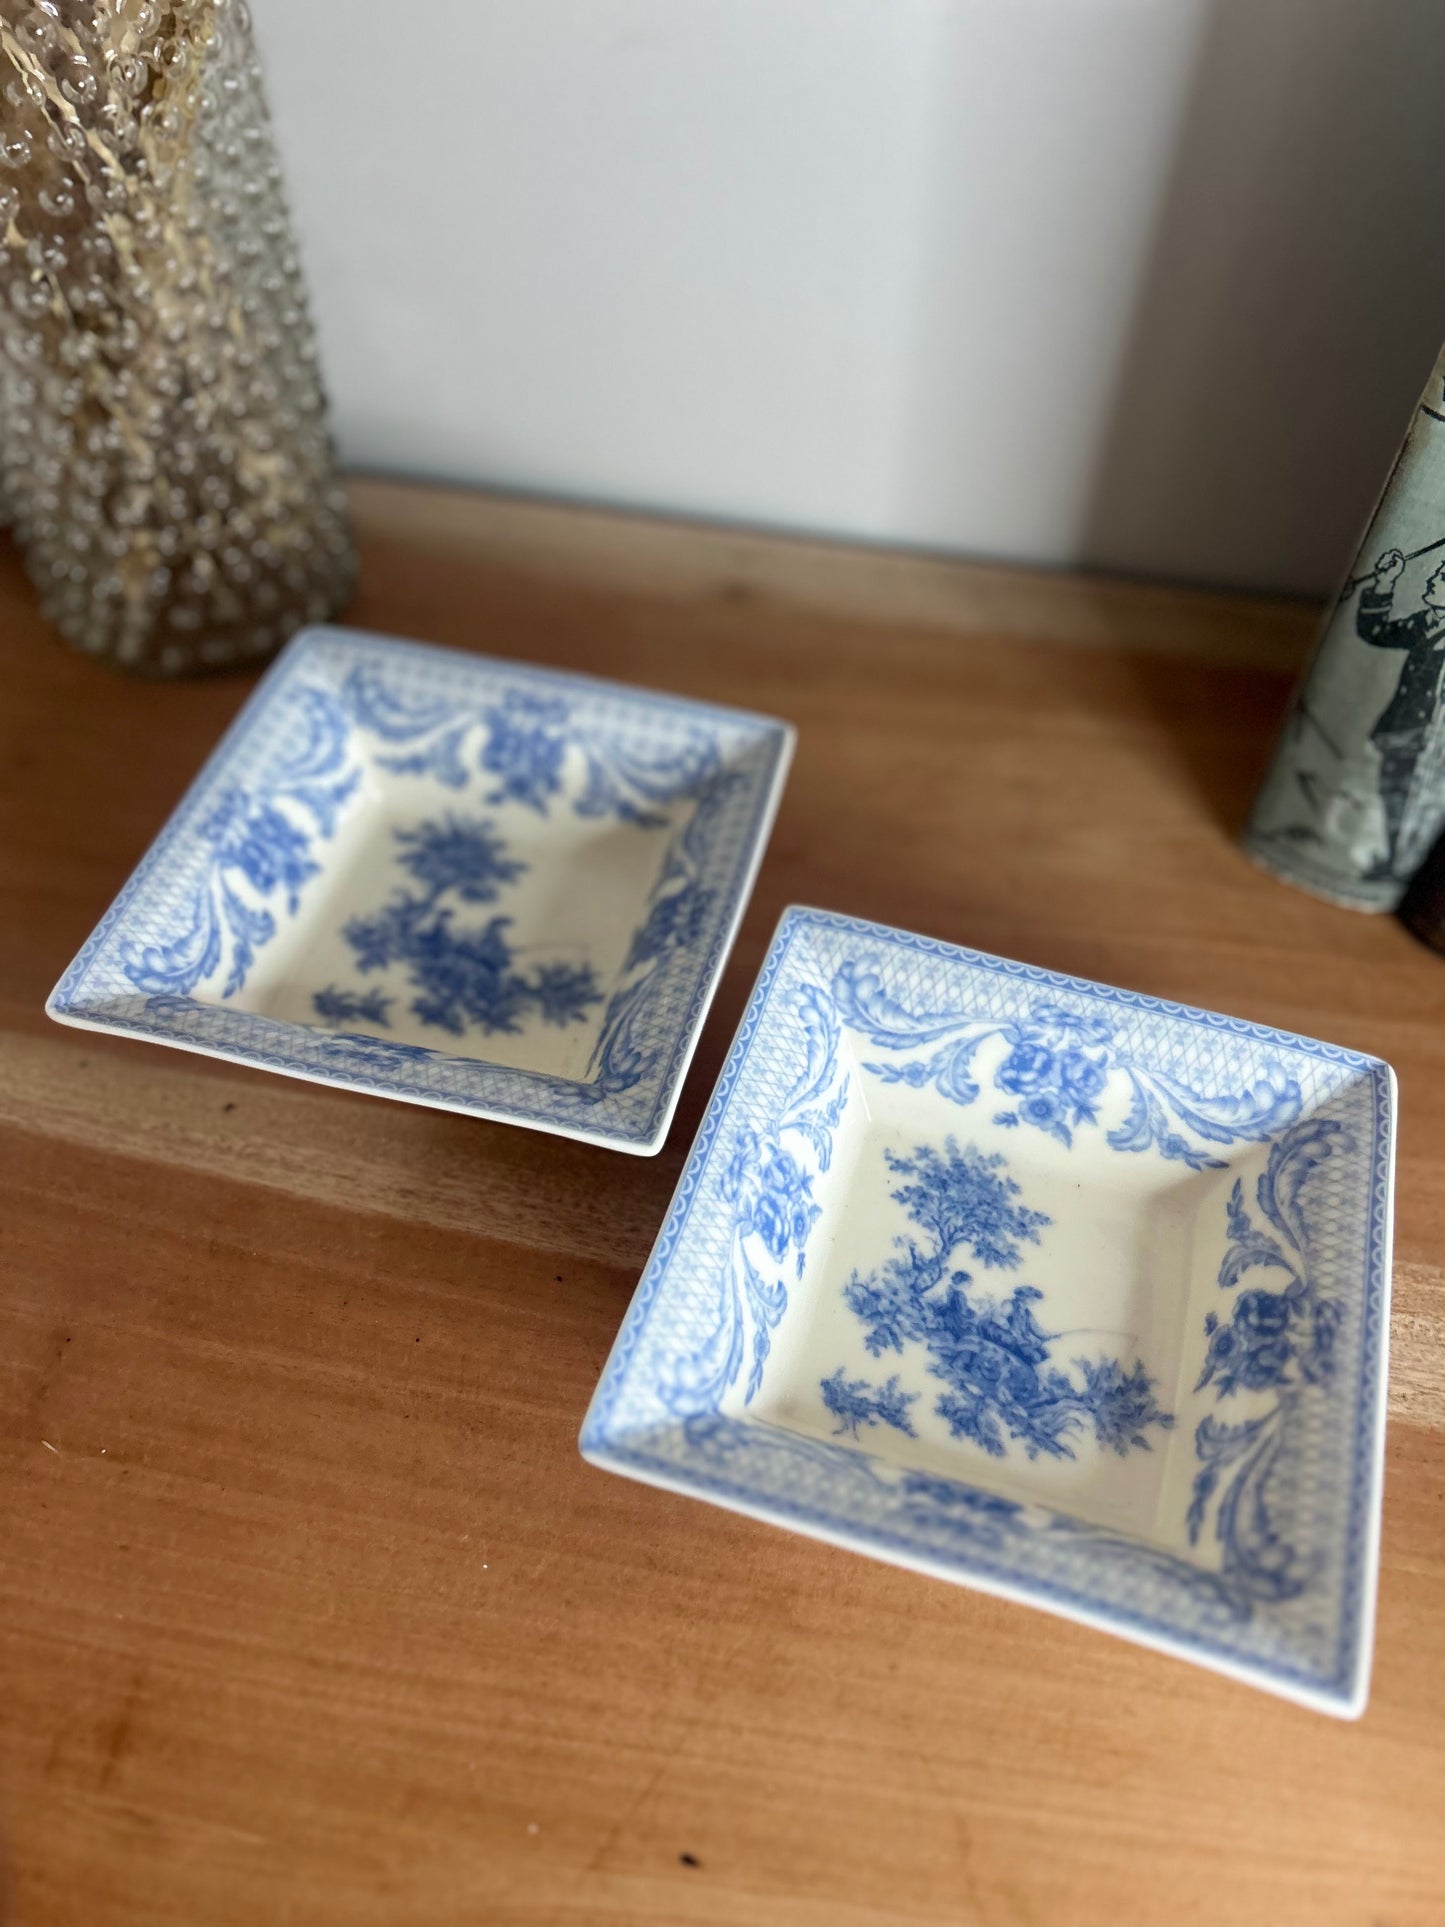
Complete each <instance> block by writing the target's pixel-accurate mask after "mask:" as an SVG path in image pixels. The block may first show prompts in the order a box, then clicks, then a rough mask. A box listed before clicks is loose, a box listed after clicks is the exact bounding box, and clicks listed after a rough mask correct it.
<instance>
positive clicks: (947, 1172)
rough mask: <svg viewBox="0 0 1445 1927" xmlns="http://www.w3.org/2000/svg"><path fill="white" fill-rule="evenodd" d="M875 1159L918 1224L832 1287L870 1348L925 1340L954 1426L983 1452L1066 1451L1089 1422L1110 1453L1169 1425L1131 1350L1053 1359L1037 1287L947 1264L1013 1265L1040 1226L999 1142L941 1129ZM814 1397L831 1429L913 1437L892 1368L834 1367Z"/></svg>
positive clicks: (900, 1348) (942, 1407) (890, 1348)
mask: <svg viewBox="0 0 1445 1927" xmlns="http://www.w3.org/2000/svg"><path fill="white" fill-rule="evenodd" d="M886 1156H887V1160H888V1165H889V1168H890V1170H891V1171H892V1172H893V1174H894V1176H895V1177H896V1178H898V1179H899V1180H901V1182H900V1183H898V1184H897V1185H896V1186H895V1188H894V1189H893V1191H892V1193H891V1196H892V1197H893V1199H894V1201H895V1203H897V1204H901V1205H902V1206H903V1207H904V1209H905V1210H906V1212H907V1213H908V1216H909V1218H910V1219H911V1220H912V1221H913V1223H914V1224H915V1225H916V1226H917V1227H918V1230H919V1232H920V1233H921V1234H922V1235H921V1236H920V1237H899V1238H897V1239H895V1241H894V1242H895V1244H896V1246H897V1252H896V1255H895V1256H894V1257H892V1258H890V1259H888V1260H887V1262H886V1263H885V1264H883V1265H882V1266H881V1267H879V1268H878V1269H877V1270H875V1271H873V1272H871V1273H868V1274H866V1275H865V1274H863V1273H860V1272H857V1271H855V1272H854V1273H853V1276H852V1277H851V1278H850V1279H849V1281H848V1284H847V1285H846V1287H845V1288H844V1297H845V1298H846V1300H847V1303H848V1306H849V1308H850V1310H851V1311H852V1312H853V1313H854V1314H855V1315H856V1316H857V1317H858V1318H859V1319H860V1320H861V1321H862V1323H863V1324H864V1326H865V1327H866V1329H867V1337H866V1339H865V1341H864V1342H865V1344H866V1346H867V1349H868V1351H869V1352H870V1353H871V1354H872V1355H873V1357H875V1358H881V1357H882V1356H883V1355H884V1354H885V1353H889V1352H895V1353H899V1354H902V1353H904V1352H905V1350H906V1348H907V1347H908V1346H910V1345H922V1346H923V1347H925V1348H926V1350H927V1352H928V1355H929V1359H930V1363H929V1366H928V1370H929V1372H930V1373H931V1375H932V1376H933V1377H934V1378H937V1379H941V1380H942V1381H943V1384H944V1387H945V1389H944V1390H943V1391H942V1392H941V1393H940V1394H939V1395H938V1397H937V1399H936V1400H935V1402H934V1411H935V1412H936V1413H937V1415H938V1416H939V1417H940V1418H941V1419H943V1420H944V1422H945V1423H946V1425H947V1426H948V1429H949V1432H950V1433H951V1434H952V1435H953V1437H955V1438H964V1439H969V1440H971V1441H972V1442H973V1443H974V1444H975V1445H978V1446H981V1447H982V1448H983V1450H984V1451H985V1452H988V1453H990V1454H991V1455H992V1456H994V1457H995V1458H1002V1457H1003V1456H1004V1455H1005V1454H1006V1452H1007V1451H1008V1447H1009V1442H1010V1441H1017V1442H1018V1443H1020V1444H1021V1445H1022V1446H1023V1448H1024V1450H1025V1452H1026V1453H1027V1454H1028V1456H1029V1457H1030V1458H1036V1457H1037V1456H1038V1455H1039V1453H1041V1452H1042V1453H1045V1454H1047V1455H1050V1456H1052V1457H1057V1458H1072V1457H1073V1456H1074V1441H1075V1439H1076V1437H1077V1435H1078V1434H1079V1433H1080V1432H1081V1431H1083V1430H1085V1429H1086V1428H1087V1429H1091V1430H1092V1433H1093V1437H1094V1439H1095V1441H1096V1443H1097V1444H1098V1445H1100V1446H1101V1447H1104V1448H1106V1449H1108V1450H1109V1451H1112V1452H1117V1453H1118V1454H1119V1455H1120V1456H1121V1457H1122V1456H1124V1455H1125V1454H1126V1453H1128V1452H1129V1451H1130V1450H1132V1449H1134V1448H1136V1447H1138V1448H1143V1449H1145V1450H1147V1449H1148V1447H1149V1438H1148V1432H1149V1428H1150V1427H1151V1426H1158V1427H1160V1428H1161V1429H1167V1428H1168V1427H1170V1426H1172V1425H1173V1423H1174V1420H1173V1417H1172V1415H1171V1414H1170V1413H1168V1412H1166V1411H1164V1410H1163V1409H1162V1408H1161V1407H1160V1405H1159V1404H1158V1402H1157V1400H1156V1398H1155V1396H1154V1383H1153V1380H1152V1379H1151V1378H1150V1376H1149V1374H1148V1373H1147V1372H1146V1371H1145V1369H1144V1365H1143V1362H1142V1360H1136V1361H1135V1363H1134V1366H1133V1369H1132V1370H1130V1371H1125V1369H1124V1367H1123V1365H1122V1364H1121V1363H1120V1361H1119V1360H1118V1359H1117V1358H1108V1357H1100V1358H1097V1359H1086V1358H1076V1359H1074V1360H1073V1361H1072V1364H1071V1369H1070V1370H1065V1369H1062V1368H1061V1367H1060V1366H1059V1365H1058V1364H1057V1363H1056V1362H1055V1360H1054V1355H1053V1347H1054V1343H1055V1340H1056V1338H1057V1337H1058V1334H1057V1333H1052V1332H1049V1331H1047V1330H1045V1328H1044V1327H1043V1326H1042V1325H1041V1324H1040V1323H1039V1320H1038V1318H1037V1317H1036V1316H1035V1312H1034V1307H1035V1306H1036V1305H1037V1304H1038V1303H1039V1302H1040V1300H1041V1299H1042V1296H1043V1294H1042V1293H1041V1292H1040V1291H1039V1290H1038V1288H1037V1287H1036V1286H1034V1285H1016V1286H1015V1287H1014V1289H1013V1290H1012V1292H1010V1293H1009V1295H1008V1296H1007V1297H1006V1298H998V1297H992V1296H989V1295H988V1294H986V1293H984V1292H981V1291H979V1290H977V1289H976V1286H975V1280H974V1275H973V1273H972V1272H971V1271H969V1270H965V1269H963V1268H962V1266H961V1265H960V1264H959V1262H958V1260H959V1259H960V1258H961V1257H963V1256H965V1255H966V1256H968V1257H971V1258H972V1260H973V1261H974V1262H975V1263H976V1264H977V1265H979V1266H980V1267H982V1269H984V1270H986V1271H989V1270H994V1271H1013V1270H1016V1269H1017V1268H1018V1266H1019V1265H1020V1264H1021V1263H1022V1260H1023V1246H1025V1245H1027V1244H1037V1243H1038V1242H1039V1234H1040V1232H1041V1231H1043V1230H1044V1229H1045V1228H1046V1227H1047V1226H1048V1224H1049V1223H1050V1220H1049V1218H1048V1217H1047V1216H1046V1215H1045V1213H1043V1212H1042V1211H1035V1210H1032V1209H1030V1207H1029V1206H1027V1205H1025V1204H1022V1203H1020V1202H1018V1199H1019V1195H1020V1191H1019V1185H1018V1183H1017V1182H1016V1181H1015V1180H1014V1179H1013V1178H1011V1177H1010V1176H1009V1175H1008V1172H1007V1164H1006V1161H1005V1159H1004V1158H1003V1156H1002V1155H1001V1154H1000V1153H997V1152H995V1153H994V1154H992V1155H991V1156H986V1155H985V1154H984V1153H983V1152H981V1151H978V1150H976V1149H975V1148H974V1147H972V1146H965V1147H963V1148H962V1149H960V1147H959V1145H958V1144H957V1143H956V1142H955V1140H954V1139H953V1138H951V1137H950V1138H948V1139H947V1140H946V1141H945V1144H944V1147H943V1149H942V1151H939V1150H936V1149H934V1148H933V1147H931V1146H929V1145H919V1146H918V1147H917V1149H916V1150H914V1151H913V1152H912V1153H911V1154H910V1155H907V1156H902V1155H899V1154H897V1153H895V1152H888V1153H886ZM823 1399H824V1403H825V1404H826V1405H827V1407H828V1409H829V1411H830V1412H832V1413H833V1414H834V1416H835V1417H836V1418H837V1419H838V1420H839V1425H838V1430H839V1431H840V1432H843V1431H847V1432H851V1433H853V1434H854V1435H855V1436H856V1435H857V1432H858V1429H859V1426H860V1425H864V1424H867V1425H872V1424H883V1425H890V1426H893V1427H895V1429H897V1430H899V1431H901V1432H906V1433H908V1434H909V1435H910V1436H911V1435H912V1434H913V1430H914V1428H913V1423H912V1419H911V1417H910V1415H909V1411H908V1404H909V1403H911V1400H907V1401H900V1398H899V1396H898V1392H897V1385H896V1380H894V1379H890V1380H889V1381H888V1383H887V1384H886V1385H884V1386H882V1387H878V1388H875V1387H872V1386H870V1385H868V1383H867V1381H866V1380H862V1379H858V1380H853V1381H849V1380H847V1379H846V1378H845V1376H844V1373H843V1370H842V1368H841V1367H840V1369H839V1370H838V1371H837V1372H835V1373H834V1374H833V1376H832V1378H831V1379H826V1380H824V1381H823Z"/></svg>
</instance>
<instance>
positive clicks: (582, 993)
mask: <svg viewBox="0 0 1445 1927" xmlns="http://www.w3.org/2000/svg"><path fill="white" fill-rule="evenodd" d="M394 837H395V841H396V842H397V843H398V844H399V845H400V846H401V854H400V857H399V862H400V864H401V867H402V869H403V870H405V871H406V872H407V874H408V875H409V876H410V877H411V878H412V879H413V887H411V888H410V889H403V890H400V891H398V892H396V893H395V894H394V895H393V897H392V899H391V901H390V902H389V903H387V904H386V905H384V907H383V908H382V909H380V910H378V911H376V912H375V914H374V915H371V916H363V917H353V918H352V919H351V921H350V922H349V923H348V924H347V925H346V928H345V931H344V932H343V934H344V936H345V938H346V941H347V943H349V944H350V946H351V948H352V950H353V951H354V952H355V955H356V967H357V969H358V970H360V971H362V972H363V973H365V972H369V971H378V970H386V969H388V968H390V967H392V966H395V965H401V966H403V967H404V968H405V970H406V972H407V975H408V979H409V982H410V985H411V988H412V989H413V990H414V991H415V992H416V995H415V996H414V997H412V998H411V1000H410V1002H409V1005H408V1008H409V1009H410V1011H411V1014H412V1015H413V1016H414V1017H415V1018H416V1019H417V1020H418V1022H420V1023H422V1024H426V1025H428V1026H431V1027H433V1028H437V1029H441V1030H445V1031H449V1032H451V1033H452V1034H453V1035H454V1036H457V1037H460V1036H463V1035H464V1034H465V1032H466V1030H467V1028H468V1026H469V1025H475V1026H476V1027H477V1028H478V1029H480V1030H481V1031H482V1032H483V1033H485V1034H487V1035H491V1034H492V1033H494V1032H497V1031H511V1032H516V1031H519V1030H520V1029H521V1028H522V1020H523V1019H524V1018H525V1017H528V1016H531V1015H533V1014H535V1015H537V1016H539V1017H540V1018H541V1020H542V1021H543V1022H544V1023H548V1024H557V1025H562V1024H572V1023H578V1022H580V1021H581V1020H582V1019H583V1018H584V1017H585V1016H586V1015H587V1010H588V1006H589V1005H592V1004H600V1003H601V1002H602V1001H603V993H602V991H601V989H600V988H599V987H598V983H597V978H596V975H595V973H594V971H593V968H592V966H591V964H589V963H568V962H557V961H554V962H539V963H535V964H532V965H531V966H530V967H529V968H528V969H525V970H522V969H519V968H518V966H517V956H516V952H515V949H514V948H513V945H512V942H511V938H510V931H511V925H512V919H511V918H510V917H505V916H494V917H489V918H488V919H487V921H486V922H485V923H484V924H481V925H477V924H475V923H471V924H466V923H464V924H461V925H459V924H458V923H457V921H456V919H457V916H458V914H459V913H460V914H461V915H462V916H465V915H466V911H467V908H468V906H470V905H474V904H490V903H495V902H496V901H497V899H498V897H499V896H501V894H502V892H503V891H504V890H505V888H506V886H507V885H508V884H511V883H515V882H516V881H517V879H518V878H519V877H520V876H522V875H524V874H525V872H526V870H527V868H528V865H527V864H525V863H523V862H521V861H520V860H519V859H517V858H516V857H512V856H509V855H508V853H507V846H506V844H505V842H504V841H503V840H502V838H501V837H500V836H499V835H498V834H497V830H496V826H495V824H493V823H492V822H491V821H490V820H489V819H487V818H486V817H478V818H459V817H455V816H451V815H448V816H446V817H444V818H443V819H441V820H440V821H439V822H432V821H427V822H424V823H421V824H419V825H418V826H417V827H416V828H415V829H414V830H397V831H395V832H394ZM311 1002H312V1007H313V1008H314V1010H315V1012H316V1015H317V1016H318V1017H319V1018H320V1019H321V1021H322V1022H323V1023H343V1022H348V1021H355V1020H356V1019H357V1018H358V1017H364V1018H366V1019H367V1020H368V1021H370V1022H372V1023H377V1024H380V1025H381V1026H382V1027H383V1028H385V1027H386V1025H387V1024H388V1022H389V1018H388V1015H387V1012H388V1011H389V1009H390V1006H391V1002H392V999H390V998H388V997H385V996H382V995H381V994H379V993H378V992H375V991H373V992H371V993H369V1001H368V996H367V995H361V996H358V995H357V994H356V993H355V992H353V991H349V990H346V989H344V988H340V987H338V986H336V985H328V986H327V987H326V988H325V989H324V990H318V991H316V992H315V993H314V994H313V996H312V999H311Z"/></svg>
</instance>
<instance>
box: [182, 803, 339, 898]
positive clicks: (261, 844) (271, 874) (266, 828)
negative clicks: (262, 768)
mask: <svg viewBox="0 0 1445 1927" xmlns="http://www.w3.org/2000/svg"><path fill="white" fill-rule="evenodd" d="M202 834H203V835H204V836H205V837H206V838H207V839H208V840H209V841H210V842H211V843H212V844H214V846H215V848H216V850H217V851H218V853H219V855H220V858H221V861H222V862H223V863H225V864H227V865H228V866H229V867H231V868H232V869H236V870H239V871H240V872H241V874H242V875H243V876H244V877H245V878H246V880H247V882H248V883H250V884H251V885H252V887H253V888H254V889H256V890H258V891H259V892H260V893H261V895H262V896H267V895H269V893H270V892H271V891H272V890H274V889H275V888H276V886H277V884H278V883H279V884H284V885H285V888H286V894H287V897H288V899H289V901H290V907H291V909H292V910H293V911H294V910H295V908H296V905H297V900H298V893H299V891H300V889H301V885H302V884H303V883H304V882H305V881H306V879H307V878H308V877H312V876H315V875H316V873H317V868H318V866H317V865H316V864H315V863H313V862H312V861H311V859H310V857H309V856H308V855H307V842H306V838H305V836H304V835H303V834H302V833H301V831H300V830H298V829H297V828H296V826H295V824H294V823H292V822H291V821H290V820H289V818H287V817H285V816H283V815H282V814H281V812H280V811H279V810H278V809H276V808H275V807H274V806H273V805H272V804H270V803H253V802H252V801H251V799H250V798H249V797H248V796H247V795H246V794H245V792H244V791H243V790H227V791H226V793H225V795H224V796H222V798H221V800H220V802H219V803H218V804H217V805H216V808H215V809H214V810H213V811H212V812H211V815H210V816H209V818H208V819H207V820H206V822H205V824H204V825H203V826H202Z"/></svg>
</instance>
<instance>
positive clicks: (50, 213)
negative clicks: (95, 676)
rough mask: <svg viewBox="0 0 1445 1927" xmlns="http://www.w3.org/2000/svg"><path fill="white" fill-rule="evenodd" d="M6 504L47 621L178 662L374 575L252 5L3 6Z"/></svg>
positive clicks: (141, 666) (274, 628) (0, 390)
mask: <svg viewBox="0 0 1445 1927" xmlns="http://www.w3.org/2000/svg"><path fill="white" fill-rule="evenodd" d="M0 236H3V246H0V499H3V500H4V502H5V504H6V507H7V510H8V512H9V514H10V515H11V517H12V518H13V521H14V525H15V532H16V535H17V537H18V538H19V541H20V545H21V548H22V551H23V553H24V555H25V559H26V563H27V566H28V568H29V570H30V573H31V575H32V577H33V578H34V581H35V583H36V585H37V587H38V589H39V591H40V595H41V599H42V604H43V607H44V609H45V612H46V614H47V615H48V616H49V617H50V618H51V619H52V620H53V621H54V622H55V623H56V624H57V626H58V627H59V628H60V630H61V632H62V633H63V634H64V635H65V636H66V637H68V639H69V640H70V641H71V642H73V643H75V644H77V645H78V646H79V647H80V648H82V649H85V650H89V651H91V652H93V653H94V654H96V655H101V656H108V657H110V658H113V659H114V660H115V661H117V662H120V663H124V664H125V665H126V666H128V667H130V668H133V669H136V670H140V671H144V672H147V673H150V674H157V675H175V674H182V673H185V672H187V671H190V670H195V669H203V668H210V667H215V666H219V665H223V664H227V663H235V662H241V661H245V660H248V659H254V658H256V657H259V656H263V655H266V654H267V653H269V652H270V651H271V650H273V649H275V648H277V647H278V646H279V645H280V644H281V643H282V642H284V641H285V639H286V637H287V636H288V635H289V634H290V633H291V632H292V630H294V629H296V628H297V627H299V626H300V625H301V624H302V623H303V622H311V621H317V620H320V619H323V618H324V617H326V616H327V615H329V614H331V613H333V612H334V611H335V609H336V608H337V607H338V606H339V604H340V603H341V602H342V601H343V600H344V598H345V596H346V594H347V592H348V590H349V588H350V585H351V581H352V577H353V574H354V557H353V550H352V544H351V537H350V533H349V530H348V527H347V522H346V510H345V501H344V497H343V493H342V490H341V488H340V485H339V484H338V482H337V479H336V474H335V469H334V466H333V459H332V450H331V444H330V439H329V436H328V433H327V427H326V418H325V406H324V400H323V396H322V392H321V384H320V380H319V377H318V373H317V365H316V346H315V341H314V339H313V336H312V331H311V324H310V321H309V319H308V316H307V312H306V298H305V293H304V290H303V287H302V284H301V276H300V270H299V266H298V263H297V258H296V249H295V243H294V240H293V238H292V234H291V227H290V222H289V219H288V216H287V212H286V205H285V201H284V198H283V195H282V191H281V172H280V167H279V165H278V163H277V159H276V152H275V146H274V143H273V141H272V136H271V129H270V123H269V120H268V118H267V114H266V107H265V101H264V98H263V95H262V90H261V76H260V71H259V68H258V66H257V62H256V58H255V54H254V51H253V48H252V42H251V31H250V23H249V20H248V18H247V14H246V10H245V7H244V5H243V4H242V0H172V4H170V5H162V4H159V0H89V3H88V4H86V3H85V0H0Z"/></svg>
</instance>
